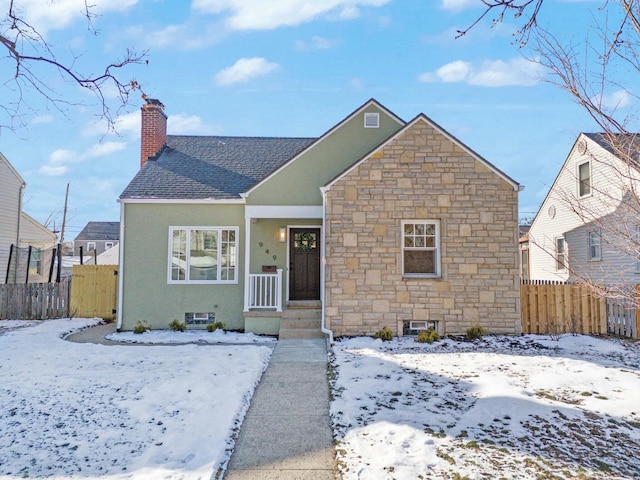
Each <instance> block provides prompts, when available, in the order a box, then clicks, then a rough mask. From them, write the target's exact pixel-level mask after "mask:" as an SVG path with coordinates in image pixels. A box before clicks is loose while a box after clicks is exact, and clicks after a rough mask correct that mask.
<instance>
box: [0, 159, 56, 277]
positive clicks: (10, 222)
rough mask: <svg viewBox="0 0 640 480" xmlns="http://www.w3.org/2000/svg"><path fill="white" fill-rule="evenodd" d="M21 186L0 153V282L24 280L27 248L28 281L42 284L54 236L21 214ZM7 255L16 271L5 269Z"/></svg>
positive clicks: (22, 193) (17, 174) (10, 166)
mask: <svg viewBox="0 0 640 480" xmlns="http://www.w3.org/2000/svg"><path fill="white" fill-rule="evenodd" d="M25 187H26V183H25V181H24V180H23V179H22V177H21V176H20V174H19V173H18V172H17V171H16V170H15V168H13V166H12V165H11V164H10V163H9V161H8V160H7V159H6V157H5V156H4V155H2V153H0V283H5V282H6V281H9V282H10V283H14V282H24V281H25V272H26V269H27V267H26V264H27V260H28V258H27V253H26V252H28V247H29V246H31V247H32V252H31V254H32V256H31V258H30V259H29V272H30V276H29V281H30V282H32V281H42V280H43V278H44V277H45V276H46V273H47V272H45V270H46V268H45V265H44V264H45V262H46V258H47V257H46V255H47V249H50V248H52V247H53V246H54V245H55V241H56V236H55V234H54V233H53V232H51V231H49V230H47V229H46V227H44V226H43V225H41V224H40V223H38V222H37V221H36V220H34V219H33V218H31V217H30V216H28V215H27V214H25V213H24V212H23V211H22V198H23V195H24V189H25ZM11 245H14V248H13V250H12V248H11ZM16 247H20V248H19V249H17V248H16ZM49 255H50V253H49ZM10 256H11V257H12V258H11V265H12V267H15V266H16V265H18V266H20V267H19V268H8V267H9V257H10ZM49 261H50V256H49Z"/></svg>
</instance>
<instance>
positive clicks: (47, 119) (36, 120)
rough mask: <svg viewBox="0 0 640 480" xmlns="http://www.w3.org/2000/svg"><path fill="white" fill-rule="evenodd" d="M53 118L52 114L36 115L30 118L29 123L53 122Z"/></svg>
mask: <svg viewBox="0 0 640 480" xmlns="http://www.w3.org/2000/svg"><path fill="white" fill-rule="evenodd" d="M53 120H54V118H53V116H52V115H38V116H37V117H35V118H34V119H33V120H31V124H32V125H38V124H42V123H51V122H53Z"/></svg>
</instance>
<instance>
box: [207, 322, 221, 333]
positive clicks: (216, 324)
mask: <svg viewBox="0 0 640 480" xmlns="http://www.w3.org/2000/svg"><path fill="white" fill-rule="evenodd" d="M224 327H225V324H224V323H222V322H214V323H210V324H209V325H207V332H215V331H216V330H218V329H220V330H224Z"/></svg>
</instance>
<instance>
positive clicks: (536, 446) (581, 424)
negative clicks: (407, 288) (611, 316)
mask: <svg viewBox="0 0 640 480" xmlns="http://www.w3.org/2000/svg"><path fill="white" fill-rule="evenodd" d="M331 371H332V375H331V377H332V380H331V385H332V395H333V401H332V403H331V416H332V422H333V424H334V429H335V431H334V435H335V437H336V442H337V447H336V449H337V452H338V453H337V456H338V465H339V469H340V471H341V474H342V476H343V478H344V479H367V480H375V479H392V478H395V479H408V478H412V479H416V478H417V479H421V478H424V479H426V478H439V479H440V478H443V479H458V480H461V479H502V478H504V479H583V480H586V479H632V478H640V456H639V455H638V452H639V451H640V342H632V341H623V340H612V339H598V338H593V337H589V336H571V335H564V336H562V337H561V338H560V340H559V341H551V340H549V337H543V336H530V335H529V336H523V337H506V336H496V337H484V338H483V339H481V340H476V341H475V342H467V341H463V339H459V340H458V341H455V340H452V339H446V340H444V341H440V342H437V343H434V344H432V345H427V344H420V343H416V342H415V341H414V340H413V339H412V338H403V339H396V340H393V341H391V342H382V341H380V340H373V339H370V338H356V339H346V340H342V341H339V342H337V343H336V344H335V345H334V354H333V358H332V362H331Z"/></svg>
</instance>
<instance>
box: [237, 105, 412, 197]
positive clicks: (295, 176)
mask: <svg viewBox="0 0 640 480" xmlns="http://www.w3.org/2000/svg"><path fill="white" fill-rule="evenodd" d="M365 112H366V113H379V114H380V127H379V128H364V114H365ZM400 128H402V125H400V124H399V123H398V121H397V120H396V119H394V118H393V117H390V116H388V115H387V114H386V113H384V112H383V111H382V110H380V109H378V108H377V107H375V106H373V105H372V106H370V107H369V108H367V109H366V110H364V111H362V112H360V113H359V114H358V115H355V116H354V117H353V118H352V119H350V120H349V121H347V122H345V123H344V124H343V125H341V126H339V127H338V128H337V129H336V130H335V131H334V132H331V133H330V134H329V135H328V136H327V137H325V138H323V139H322V140H321V141H319V142H318V143H316V144H314V145H313V146H312V147H311V148H309V149H308V150H307V151H306V152H304V153H303V154H302V155H301V156H300V157H299V158H298V159H296V160H295V161H293V162H291V163H289V164H288V165H287V166H285V167H284V168H283V169H282V170H280V171H279V172H278V173H277V174H275V175H274V176H273V177H271V178H270V179H268V180H267V181H266V182H264V183H263V184H262V185H260V186H258V187H257V188H256V189H255V190H253V191H252V192H251V194H250V195H249V197H248V198H247V204H248V205H322V196H321V193H320V187H321V186H323V185H326V184H327V183H328V182H329V181H330V180H332V179H334V178H335V177H336V176H337V175H339V174H340V173H342V172H344V171H345V170H346V169H347V168H349V167H350V166H351V165H353V164H354V163H355V162H357V161H358V160H360V159H361V158H363V157H364V156H365V155H366V154H367V153H369V152H370V151H371V150H373V149H374V148H375V147H377V146H378V145H380V144H381V143H382V142H383V141H384V140H385V139H387V138H389V137H390V136H391V135H393V134H394V133H395V132H397V131H398V130H399V129H400Z"/></svg>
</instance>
